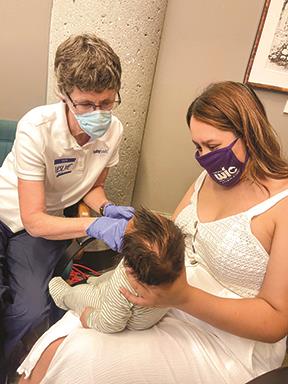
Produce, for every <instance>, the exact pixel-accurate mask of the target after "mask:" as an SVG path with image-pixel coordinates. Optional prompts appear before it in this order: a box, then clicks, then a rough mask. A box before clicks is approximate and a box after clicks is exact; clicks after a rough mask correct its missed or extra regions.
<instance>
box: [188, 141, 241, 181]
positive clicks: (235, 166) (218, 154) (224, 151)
mask: <svg viewBox="0 0 288 384" xmlns="http://www.w3.org/2000/svg"><path fill="white" fill-rule="evenodd" d="M237 140H238V138H237V139H236V140H234V141H233V142H232V143H231V144H229V145H228V146H227V147H225V148H220V149H217V150H216V151H213V152H209V153H207V154H206V155H203V156H200V154H199V151H197V152H196V154H195V158H196V160H197V161H198V163H199V164H200V165H201V167H203V168H204V169H206V171H207V172H208V174H209V176H210V177H211V178H212V179H213V180H214V181H215V182H216V183H218V184H220V185H223V186H227V187H231V186H233V185H235V184H237V183H238V182H239V180H240V178H241V175H242V173H243V171H244V169H245V165H246V163H247V160H248V154H247V153H246V158H245V161H244V163H242V162H241V161H240V160H238V159H237V157H236V156H235V154H234V152H233V151H232V147H233V145H234V144H235V143H236V141H237Z"/></svg>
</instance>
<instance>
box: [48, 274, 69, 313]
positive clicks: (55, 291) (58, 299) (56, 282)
mask: <svg viewBox="0 0 288 384" xmlns="http://www.w3.org/2000/svg"><path fill="white" fill-rule="evenodd" d="M70 289H72V287H71V286H70V285H69V284H67V283H66V281H65V280H63V279H62V277H60V276H57V277H53V279H51V280H50V282H49V293H50V295H51V296H52V299H53V300H54V302H55V304H56V305H57V307H59V308H62V309H66V310H67V309H69V308H67V307H66V306H65V304H64V301H63V299H64V296H65V294H66V293H67V292H69V290H70Z"/></svg>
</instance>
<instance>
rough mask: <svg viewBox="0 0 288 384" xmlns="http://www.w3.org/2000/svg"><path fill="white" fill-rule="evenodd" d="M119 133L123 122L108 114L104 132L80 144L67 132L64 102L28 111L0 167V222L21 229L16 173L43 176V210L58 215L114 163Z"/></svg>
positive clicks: (15, 229)
mask: <svg viewBox="0 0 288 384" xmlns="http://www.w3.org/2000/svg"><path fill="white" fill-rule="evenodd" d="M122 133H123V127H122V124H121V122H120V121H119V120H118V119H117V117H115V116H112V123H111V125H110V127H109V129H108V131H107V132H106V133H105V134H104V135H103V136H102V137H101V138H99V139H97V140H95V141H91V142H88V143H86V144H85V145H83V146H82V147H81V146H80V145H79V144H77V142H76V140H75V138H74V137H73V136H72V135H71V133H70V131H69V128H68V125H67V119H66V113H65V103H63V102H59V103H57V104H51V105H45V106H41V107H37V108H34V109H32V110H31V111H29V112H28V113H27V114H26V115H25V116H24V117H23V118H22V119H21V120H20V121H19V123H18V126H17V132H16V138H15V142H14V145H13V148H12V150H11V152H10V153H9V154H8V156H7V157H6V159H5V161H4V163H3V165H2V167H1V168H0V220H1V221H3V222H4V223H5V224H6V225H7V226H8V227H9V228H10V229H11V230H12V231H13V232H16V231H19V230H21V229H23V224H22V221H21V218H20V212H19V201H18V190H17V177H19V178H21V179H24V180H31V181H34V180H43V181H44V182H45V196H46V210H47V213H49V214H51V215H57V216H59V215H61V214H62V212H63V209H64V208H65V207H68V206H70V205H72V204H74V203H76V202H78V201H79V200H80V199H81V198H82V197H83V196H85V195H86V194H87V193H88V192H89V190H90V189H91V188H92V187H93V185H94V184H95V182H96V180H97V179H98V177H99V175H100V174H101V172H102V171H103V169H104V168H105V167H112V166H114V165H115V164H117V163H118V161H119V146H120V141H121V138H122Z"/></svg>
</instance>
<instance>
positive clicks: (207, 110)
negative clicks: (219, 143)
mask: <svg viewBox="0 0 288 384" xmlns="http://www.w3.org/2000/svg"><path fill="white" fill-rule="evenodd" d="M192 116H194V117H195V119H197V120H199V121H202V122H204V123H207V124H210V125H212V126H214V127H215V128H218V129H221V130H224V131H231V132H233V133H234V134H235V135H236V136H237V137H240V138H241V139H242V140H243V142H244V144H245V145H246V149H247V150H248V153H249V160H248V163H247V166H246V169H245V172H244V174H243V177H245V176H246V177H249V178H251V179H252V180H255V181H256V182H257V183H259V184H261V180H263V179H264V178H265V177H268V178H273V179H284V178H286V177H288V162H287V160H285V159H284V158H283V156H282V154H281V148H280V144H279V139H278V137H277V134H276V132H275V131H274V129H273V128H272V126H271V124H270V123H269V121H268V118H267V115H266V111H265V108H264V106H263V104H262V103H261V101H260V100H259V98H258V96H257V95H256V93H255V92H254V91H253V90H252V89H251V88H250V87H249V86H247V85H244V84H242V83H237V82H233V81H225V82H220V83H214V84H211V85H210V86H209V87H208V88H206V90H204V92H203V93H202V94H201V95H200V96H199V97H197V98H196V99H195V100H194V101H193V102H192V104H191V105H190V107H189V109H188V112H187V116H186V120H187V124H188V126H189V125H190V120H191V117H192Z"/></svg>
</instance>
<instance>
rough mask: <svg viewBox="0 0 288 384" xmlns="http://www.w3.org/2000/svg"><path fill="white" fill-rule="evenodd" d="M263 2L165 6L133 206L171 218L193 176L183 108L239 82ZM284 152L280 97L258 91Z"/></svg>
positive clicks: (286, 136) (287, 135)
mask: <svg viewBox="0 0 288 384" xmlns="http://www.w3.org/2000/svg"><path fill="white" fill-rule="evenodd" d="M263 4H264V0H261V1H260V0H233V1H231V0H213V1H211V0H201V1H191V0H181V1H177V0H169V2H168V7H167V11H166V17H165V23H164V27H163V32H162V39H161V45H160V52H159V56H158V62H157V67H156V75H155V78H154V83H153V89H152V96H151V100H150V107H149V113H148V118H147V122H146V127H145V134H144V139H143V143H142V150H141V156H140V164H139V168H138V173H137V179H136V186H135V190H134V198H133V203H134V204H135V205H136V206H137V205H140V204H143V205H144V206H147V207H149V208H152V209H155V210H158V211H160V212H165V213H171V212H173V211H174V209H175V207H176V205H177V203H178V202H179V200H180V199H181V197H182V196H183V194H184V192H185V191H186V189H187V188H188V186H189V185H190V184H191V182H192V181H193V179H195V177H197V175H198V174H199V172H200V167H199V166H198V165H197V164H196V162H195V160H194V148H193V145H192V143H191V139H190V136H189V132H188V128H187V126H186V123H185V114H186V110H187V107H188V106H189V104H190V102H191V101H192V99H193V98H194V97H195V96H197V95H198V94H199V93H200V91H201V90H202V88H203V87H204V86H206V85H208V84H209V83H210V82H213V81H221V80H234V81H242V80H243V78H244V73H245V69H246V65H247V62H248V58H249V55H250V51H251V47H252V44H253V41H254V37H255V33H256V30H257V26H258V22H259V18H260V15H261V11H262V7H263ZM257 94H258V95H259V97H260V98H261V100H262V101H263V103H264V104H265V106H266V108H267V112H268V114H269V116H270V120H271V122H272V123H273V125H274V126H275V128H276V129H277V131H278V132H279V134H280V137H281V139H282V142H283V144H284V146H287V144H288V129H287V123H288V115H287V114H286V115H284V114H283V108H284V105H285V102H286V100H287V97H288V96H287V94H286V95H285V94H281V93H276V92H269V91H263V90H258V91H257Z"/></svg>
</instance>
